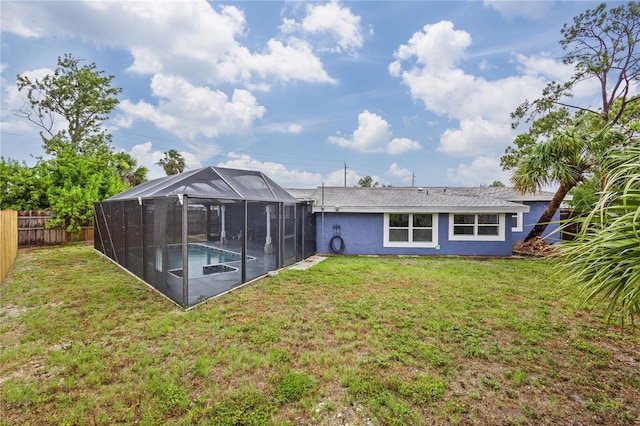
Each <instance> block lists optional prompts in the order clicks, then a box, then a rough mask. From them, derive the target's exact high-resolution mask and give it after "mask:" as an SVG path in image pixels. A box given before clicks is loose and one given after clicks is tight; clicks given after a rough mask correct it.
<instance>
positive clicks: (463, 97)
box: [389, 21, 571, 156]
mask: <svg viewBox="0 0 640 426" xmlns="http://www.w3.org/2000/svg"><path fill="white" fill-rule="evenodd" d="M470 45H471V36H470V35H469V33H467V32H466V31H462V30H456V29H454V27H453V24H452V23H451V22H449V21H441V22H438V23H436V24H432V25H425V26H424V28H423V29H422V31H418V32H416V33H415V34H413V36H412V37H411V38H410V39H409V41H408V42H407V44H403V45H401V46H400V47H399V48H398V49H397V50H396V52H395V54H394V56H395V58H396V60H395V61H394V62H392V63H391V64H390V65H389V73H390V74H391V75H393V76H396V77H398V78H400V79H401V80H402V82H403V83H404V84H405V85H406V86H407V87H408V88H409V90H410V92H411V95H412V97H413V98H414V99H417V100H420V101H421V102H423V104H424V106H425V108H426V109H427V110H429V111H431V112H434V113H436V114H438V115H441V116H445V117H447V118H450V119H452V120H455V121H457V123H458V127H457V128H450V129H447V130H446V131H444V132H443V133H442V135H441V138H440V146H439V148H438V150H439V151H441V152H445V153H448V154H452V155H467V156H475V155H497V154H499V153H502V152H503V151H504V149H505V148H506V146H508V145H509V144H510V143H511V142H512V141H513V138H515V135H516V133H515V132H514V131H513V130H512V129H511V118H510V113H511V112H512V111H513V110H515V108H516V107H517V106H518V105H520V104H521V103H522V102H523V101H524V100H525V99H535V98H537V97H539V96H540V94H541V93H542V89H543V88H544V86H545V84H546V82H547V81H549V80H550V79H554V78H555V79H560V78H562V79H564V78H566V77H567V76H569V75H570V73H571V70H570V68H568V67H566V66H564V65H563V64H562V63H560V62H557V61H554V60H553V59H551V58H550V57H549V56H547V55H544V54H541V55H537V56H531V57H528V56H525V55H514V59H515V60H516V61H517V64H518V65H519V66H518V69H519V71H520V73H521V74H519V75H516V76H510V77H506V78H502V79H496V80H492V81H490V80H487V79H485V78H483V77H481V76H475V75H472V74H468V73H467V72H465V71H464V70H463V69H462V66H461V63H462V61H463V60H464V59H465V58H466V57H467V52H466V50H467V48H468V47H469V46H470ZM483 64H484V65H483ZM483 64H481V68H486V67H487V66H488V65H487V64H486V63H483Z"/></svg>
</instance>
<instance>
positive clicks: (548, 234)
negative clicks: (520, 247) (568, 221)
mask: <svg viewBox="0 0 640 426" xmlns="http://www.w3.org/2000/svg"><path fill="white" fill-rule="evenodd" d="M524 204H525V205H528V206H529V213H524V214H523V218H522V224H523V226H522V232H513V241H514V242H516V241H522V240H524V239H525V237H526V236H527V234H529V232H530V231H531V229H533V227H534V226H535V224H536V223H537V222H538V219H540V216H541V215H542V213H544V210H545V209H546V208H547V205H548V204H549V202H548V201H529V202H525V203H524ZM559 221H560V209H558V211H556V213H555V215H554V216H553V219H552V221H551V223H549V224H548V225H547V229H545V231H544V232H543V233H542V237H543V238H544V239H545V240H546V241H547V242H549V243H552V244H553V243H557V242H560V240H561V236H560V232H558V229H559V227H560V225H559V223H558V222H559Z"/></svg>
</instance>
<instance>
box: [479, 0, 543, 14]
mask: <svg viewBox="0 0 640 426" xmlns="http://www.w3.org/2000/svg"><path fill="white" fill-rule="evenodd" d="M553 3H554V2H553V1H548V0H547V1H511V0H484V5H485V6H486V7H490V8H492V9H495V10H496V11H498V12H499V13H500V14H501V15H502V16H504V17H505V18H507V19H511V18H514V17H516V16H523V17H525V18H530V19H540V18H542V17H544V16H545V15H546V13H547V11H549V10H550V9H551V7H552V6H553Z"/></svg>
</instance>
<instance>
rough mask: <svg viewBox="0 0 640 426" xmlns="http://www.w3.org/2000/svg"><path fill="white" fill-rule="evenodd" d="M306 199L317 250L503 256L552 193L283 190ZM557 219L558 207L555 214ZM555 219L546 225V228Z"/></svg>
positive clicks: (436, 189) (487, 189)
mask: <svg viewBox="0 0 640 426" xmlns="http://www.w3.org/2000/svg"><path fill="white" fill-rule="evenodd" d="M288 192H289V193H290V194H291V195H292V196H293V197H295V198H296V199H298V200H300V201H307V202H310V203H311V205H312V213H313V214H314V215H315V222H316V244H317V251H318V252H319V253H344V254H358V255H465V256H509V255H511V252H512V245H513V243H514V242H516V241H521V240H523V239H524V238H525V237H526V235H527V233H528V232H529V231H530V230H531V228H532V227H533V226H534V225H535V223H536V222H537V220H538V219H539V218H540V215H541V214H542V212H543V211H544V209H545V208H546V207H547V204H548V202H549V201H550V200H551V198H552V197H553V193H551V192H536V193H535V194H531V195H520V194H518V193H517V192H516V191H515V190H514V189H513V188H506V187H479V188H451V187H428V188H397V187H374V188H359V187H318V188H315V189H289V190H288ZM558 219H559V212H558V213H557V214H556V217H554V220H558ZM556 228H557V225H553V224H552V225H550V226H549V228H548V230H547V232H546V233H545V235H546V234H549V233H551V232H552V231H553V230H554V229H556Z"/></svg>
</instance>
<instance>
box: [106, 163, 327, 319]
mask: <svg viewBox="0 0 640 426" xmlns="http://www.w3.org/2000/svg"><path fill="white" fill-rule="evenodd" d="M94 217H95V232H94V246H95V248H96V250H98V251H100V252H101V253H103V254H104V255H106V256H107V257H109V258H110V259H112V260H113V261H114V262H116V263H117V264H118V265H120V266H121V267H123V268H125V269H126V270H128V271H129V272H131V273H132V274H134V275H136V276H137V277H139V278H141V279H142V280H144V281H145V282H146V283H148V284H149V285H151V286H152V287H153V288H155V289H156V290H158V291H159V292H160V293H162V294H164V295H165V296H167V297H168V298H170V299H171V300H173V301H175V302H176V303H178V304H179V305H182V306H185V307H189V306H193V305H195V304H197V303H198V302H200V301H202V300H204V299H207V298H210V297H213V296H216V295H220V294H222V293H225V292H227V291H229V290H231V289H233V288H235V287H238V286H240V285H242V284H244V283H246V282H248V281H251V280H253V279H255V278H257V277H260V276H262V275H265V274H267V273H268V272H269V271H273V270H277V269H280V268H282V267H284V266H288V265H291V264H293V263H295V262H298V261H301V260H303V259H305V258H307V257H309V256H311V255H313V254H314V252H315V222H314V220H313V217H312V216H311V206H310V205H307V204H305V203H300V202H297V201H296V200H295V199H294V198H293V197H292V196H291V195H289V193H288V192H287V191H285V190H284V189H282V188H281V187H280V186H278V185H277V184H276V183H275V182H274V181H273V180H271V179H270V178H268V177H267V176H265V175H264V174H263V173H261V172H257V171H248V170H236V169H227V168H220V167H205V168H202V169H198V170H192V171H187V172H185V173H182V174H179V175H174V176H168V177H165V178H160V179H156V180H152V181H149V182H145V183H144V184H142V185H139V186H136V187H134V188H132V189H130V190H128V191H125V192H123V193H121V194H118V195H116V196H114V197H111V198H109V199H107V200H104V201H102V202H99V203H96V204H95V206H94Z"/></svg>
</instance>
